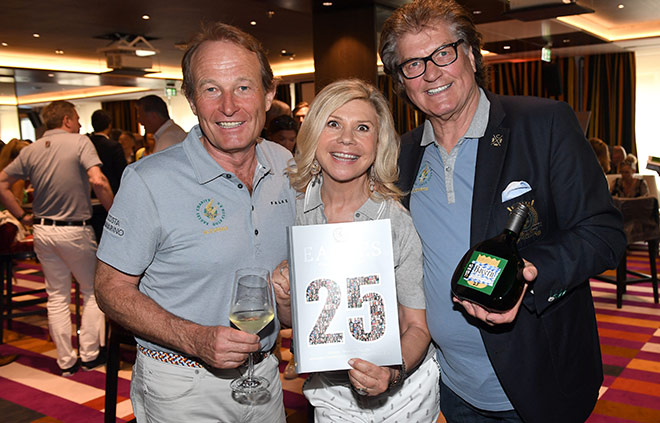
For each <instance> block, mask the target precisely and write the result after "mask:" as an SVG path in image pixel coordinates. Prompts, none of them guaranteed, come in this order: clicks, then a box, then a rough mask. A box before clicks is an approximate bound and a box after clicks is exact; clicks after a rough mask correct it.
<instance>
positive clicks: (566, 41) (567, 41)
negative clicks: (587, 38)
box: [561, 38, 571, 44]
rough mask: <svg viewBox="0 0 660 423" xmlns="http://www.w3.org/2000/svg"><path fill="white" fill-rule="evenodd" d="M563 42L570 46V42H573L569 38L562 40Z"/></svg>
mask: <svg viewBox="0 0 660 423" xmlns="http://www.w3.org/2000/svg"><path fill="white" fill-rule="evenodd" d="M561 41H562V42H563V43H564V44H568V43H570V42H571V40H570V39H568V38H564V39H563V40H561Z"/></svg>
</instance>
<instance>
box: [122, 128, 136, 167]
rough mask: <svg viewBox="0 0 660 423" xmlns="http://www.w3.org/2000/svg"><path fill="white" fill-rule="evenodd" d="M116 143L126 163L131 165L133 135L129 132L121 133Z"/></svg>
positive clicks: (133, 149)
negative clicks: (119, 146)
mask: <svg viewBox="0 0 660 423" xmlns="http://www.w3.org/2000/svg"><path fill="white" fill-rule="evenodd" d="M118 142H119V144H120V145H121V148H122V150H123V151H124V158H126V163H133V162H134V161H135V147H136V142H135V135H134V134H133V133H132V132H129V131H121V134H120V135H119V138H118Z"/></svg>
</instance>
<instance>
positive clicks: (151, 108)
mask: <svg viewBox="0 0 660 423" xmlns="http://www.w3.org/2000/svg"><path fill="white" fill-rule="evenodd" d="M137 104H138V106H139V107H141V108H142V110H144V111H145V112H154V113H156V114H157V115H158V116H160V117H162V118H163V119H165V120H168V119H169V118H170V112H169V111H168V110H167V104H165V101H164V100H163V99H162V98H160V97H158V96H157V95H153V94H151V95H147V96H144V97H142V98H141V99H139V100H138V102H137Z"/></svg>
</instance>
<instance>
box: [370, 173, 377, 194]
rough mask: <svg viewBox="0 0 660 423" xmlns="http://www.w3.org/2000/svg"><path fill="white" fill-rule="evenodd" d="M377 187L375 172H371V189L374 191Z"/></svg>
mask: <svg viewBox="0 0 660 423" xmlns="http://www.w3.org/2000/svg"><path fill="white" fill-rule="evenodd" d="M375 188H376V177H375V176H374V174H373V173H369V191H371V192H374V189H375Z"/></svg>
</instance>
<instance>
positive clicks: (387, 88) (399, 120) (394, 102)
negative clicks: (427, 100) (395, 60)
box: [378, 75, 426, 134]
mask: <svg viewBox="0 0 660 423" xmlns="http://www.w3.org/2000/svg"><path fill="white" fill-rule="evenodd" d="M378 89H379V90H380V91H381V92H382V93H383V95H384V96H385V98H386V99H387V101H388V102H389V104H390V110H392V115H393V116H394V128H395V129H396V130H397V132H398V133H399V134H405V133H406V132H408V131H411V130H413V129H415V128H416V127H418V126H419V125H421V124H422V123H424V119H426V116H425V115H424V113H422V112H420V111H419V110H417V108H416V107H414V106H413V105H411V104H409V103H408V102H406V101H404V100H403V99H401V97H399V96H398V95H397V94H396V92H395V90H394V83H393V82H392V78H390V76H389V75H378Z"/></svg>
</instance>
